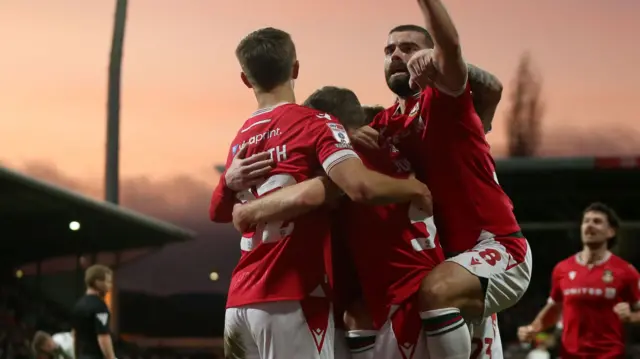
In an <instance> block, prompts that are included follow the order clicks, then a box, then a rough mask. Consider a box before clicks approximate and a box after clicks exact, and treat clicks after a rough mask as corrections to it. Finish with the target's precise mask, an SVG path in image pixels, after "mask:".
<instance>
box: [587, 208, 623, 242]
mask: <svg viewBox="0 0 640 359" xmlns="http://www.w3.org/2000/svg"><path fill="white" fill-rule="evenodd" d="M587 212H599V213H602V214H604V216H605V217H607V222H609V226H610V227H611V228H613V229H614V230H615V234H614V235H613V237H611V238H609V241H608V242H607V247H609V248H611V247H613V246H615V245H616V243H617V242H618V229H620V217H618V214H617V213H616V211H614V210H613V208H611V207H609V206H607V205H606V204H604V203H602V202H593V203H591V204H590V205H588V206H587V208H585V209H584V211H582V216H583V217H584V215H585V214H586V213H587Z"/></svg>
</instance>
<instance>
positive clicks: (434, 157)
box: [377, 0, 531, 358]
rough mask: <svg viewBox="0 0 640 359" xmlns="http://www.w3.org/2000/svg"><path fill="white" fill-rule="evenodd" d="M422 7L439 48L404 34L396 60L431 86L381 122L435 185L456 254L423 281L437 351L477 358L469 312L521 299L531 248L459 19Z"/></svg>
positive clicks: (483, 312)
mask: <svg viewBox="0 0 640 359" xmlns="http://www.w3.org/2000/svg"><path fill="white" fill-rule="evenodd" d="M419 5H420V8H421V10H422V13H423V14H424V17H425V20H426V25H427V29H428V30H429V33H430V34H431V35H432V36H433V39H434V42H435V44H434V45H435V46H434V48H433V49H423V50H419V51H415V49H414V50H413V51H411V50H408V51H404V50H403V49H402V46H401V44H402V43H403V41H402V40H401V39H397V38H396V39H390V40H391V44H390V45H391V46H390V47H389V49H390V50H389V51H388V52H387V56H388V57H387V61H388V63H393V61H401V62H405V63H407V67H408V69H409V74H406V73H404V74H402V73H401V74H398V75H396V77H397V80H396V81H398V82H404V80H409V83H410V84H411V85H413V86H414V88H415V87H419V88H421V89H423V90H422V91H420V93H419V94H418V95H417V96H408V97H405V98H401V99H400V101H399V103H398V104H397V106H396V107H395V109H393V112H392V111H385V112H384V113H383V114H382V115H381V118H380V119H379V120H378V121H377V122H378V123H379V126H380V132H381V136H382V137H383V138H387V139H389V140H390V141H392V143H394V144H395V145H396V146H397V147H398V148H399V149H400V151H401V152H403V153H405V155H407V157H409V159H410V161H411V163H412V164H413V165H414V167H415V168H416V173H417V175H418V178H419V179H421V180H423V181H425V183H427V185H428V186H429V188H430V189H431V191H432V194H433V198H434V215H435V222H436V227H437V228H438V234H439V236H440V239H441V243H442V246H443V249H444V251H445V253H447V254H448V255H449V256H451V257H450V258H449V259H447V260H446V261H445V262H444V263H442V264H440V265H438V266H437V267H436V268H435V269H434V270H433V271H432V272H431V273H430V274H429V275H428V276H427V277H426V278H425V279H424V280H423V282H422V283H421V288H420V292H419V298H420V309H421V313H420V316H421V317H422V320H423V326H424V329H425V331H426V333H427V342H428V347H429V352H430V354H431V356H432V357H435V358H469V356H470V354H471V345H470V343H471V340H470V334H469V331H468V330H467V328H466V326H465V325H464V320H463V316H464V317H465V318H467V319H468V320H471V321H477V320H481V319H482V318H485V317H487V316H489V315H491V314H493V313H496V312H499V311H501V310H503V309H505V308H508V307H510V306H512V305H513V304H515V303H516V302H517V301H518V300H519V299H520V298H521V296H522V295H523V294H524V292H525V291H526V289H527V287H528V285H529V281H530V278H531V251H530V248H529V245H528V243H527V241H526V239H525V238H524V237H523V235H522V233H521V232H520V227H519V225H518V223H517V221H516V219H515V216H514V215H513V206H512V203H511V201H510V199H509V198H508V196H507V195H506V194H505V193H504V192H503V190H502V188H501V187H500V185H499V184H498V181H497V179H496V175H495V165H494V161H493V159H492V157H491V154H490V149H489V145H488V143H487V141H486V139H485V135H484V129H483V126H482V123H481V120H480V118H479V116H478V114H476V111H475V110H474V108H473V99H472V96H471V91H470V88H469V83H468V68H467V65H466V64H465V62H464V61H463V58H462V51H461V46H460V40H459V37H458V33H457V31H456V29H455V26H454V25H453V22H452V20H451V18H450V17H449V15H448V13H447V11H446V9H445V8H444V6H443V4H442V3H441V2H440V1H439V0H420V1H419ZM408 77H410V78H408ZM407 78H408V79H407ZM400 80H402V81H400ZM396 111H397V113H396ZM487 344H488V343H487Z"/></svg>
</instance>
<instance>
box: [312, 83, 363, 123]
mask: <svg viewBox="0 0 640 359" xmlns="http://www.w3.org/2000/svg"><path fill="white" fill-rule="evenodd" d="M303 105H304V106H307V107H310V108H313V109H316V110H319V111H323V112H327V113H329V114H331V115H333V116H335V117H337V118H338V120H340V123H342V124H343V125H344V126H345V127H347V128H358V127H361V126H364V124H365V115H364V111H363V110H362V106H361V105H360V100H358V96H356V94H355V93H354V92H353V91H351V90H349V89H345V88H340V87H335V86H325V87H323V88H321V89H319V90H316V91H315V92H314V93H312V94H311V96H309V98H307V99H306V100H305V101H304V103H303Z"/></svg>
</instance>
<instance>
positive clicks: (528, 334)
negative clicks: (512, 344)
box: [518, 325, 538, 343]
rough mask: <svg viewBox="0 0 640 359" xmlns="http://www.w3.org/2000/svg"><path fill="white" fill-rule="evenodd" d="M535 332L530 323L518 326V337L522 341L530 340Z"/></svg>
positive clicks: (534, 335)
mask: <svg viewBox="0 0 640 359" xmlns="http://www.w3.org/2000/svg"><path fill="white" fill-rule="evenodd" d="M537 334H538V332H537V331H536V330H534V329H533V326H532V325H525V326H522V327H519V328H518V339H519V340H520V341H521V342H524V343H529V342H532V341H533V340H534V339H535V337H536V335H537Z"/></svg>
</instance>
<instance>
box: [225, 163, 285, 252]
mask: <svg viewBox="0 0 640 359" xmlns="http://www.w3.org/2000/svg"><path fill="white" fill-rule="evenodd" d="M296 183H297V182H296V179H295V178H293V176H291V175H289V174H286V173H281V174H277V175H273V176H271V177H269V178H268V179H267V180H266V181H264V182H263V183H262V184H261V185H259V186H257V187H256V191H255V194H254V193H253V192H252V191H250V190H245V191H242V192H240V193H238V199H240V201H241V202H242V203H246V202H249V201H252V200H255V199H257V198H259V197H261V196H264V195H266V194H268V193H270V192H273V191H276V190H279V189H281V188H284V187H287V186H292V185H294V184H296ZM293 228H294V223H293V222H289V223H288V224H287V225H286V226H285V225H284V222H283V221H277V222H267V223H260V224H258V225H257V226H256V230H255V232H254V233H253V236H252V237H244V236H243V237H242V240H241V243H240V248H241V249H242V250H243V251H250V250H252V249H253V248H255V247H256V246H258V244H260V243H275V242H279V241H281V240H283V239H284V238H286V237H288V236H289V235H291V233H292V232H293Z"/></svg>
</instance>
